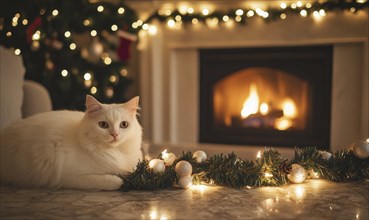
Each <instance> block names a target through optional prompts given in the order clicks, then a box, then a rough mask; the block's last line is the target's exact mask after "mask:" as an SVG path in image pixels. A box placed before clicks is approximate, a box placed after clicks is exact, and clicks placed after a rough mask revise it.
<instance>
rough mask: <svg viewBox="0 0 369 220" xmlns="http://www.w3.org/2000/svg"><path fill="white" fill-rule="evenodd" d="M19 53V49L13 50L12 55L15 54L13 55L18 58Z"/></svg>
mask: <svg viewBox="0 0 369 220" xmlns="http://www.w3.org/2000/svg"><path fill="white" fill-rule="evenodd" d="M21 52H22V51H21V50H20V49H15V50H14V54H15V55H17V56H18V55H20V54H21Z"/></svg>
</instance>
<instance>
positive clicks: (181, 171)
mask: <svg viewBox="0 0 369 220" xmlns="http://www.w3.org/2000/svg"><path fill="white" fill-rule="evenodd" d="M175 171H176V173H177V175H178V176H180V177H182V176H190V175H191V174H192V165H191V164H190V163H189V162H188V161H185V160H181V161H179V162H178V163H177V164H176V167H175Z"/></svg>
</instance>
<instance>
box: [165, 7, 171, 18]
mask: <svg viewBox="0 0 369 220" xmlns="http://www.w3.org/2000/svg"><path fill="white" fill-rule="evenodd" d="M164 14H165V15H166V16H169V15H171V14H172V11H171V10H170V9H166V10H165V11H164Z"/></svg>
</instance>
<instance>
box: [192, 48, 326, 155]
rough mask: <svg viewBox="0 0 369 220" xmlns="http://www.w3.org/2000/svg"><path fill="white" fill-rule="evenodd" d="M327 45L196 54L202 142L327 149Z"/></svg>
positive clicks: (217, 50)
mask: <svg viewBox="0 0 369 220" xmlns="http://www.w3.org/2000/svg"><path fill="white" fill-rule="evenodd" d="M332 53H333V47H332V46H331V45H323V46H308V47H304V46H299V47H271V48H268V47H261V48H230V49H200V56H199V59H200V90H199V91H200V105H199V106H200V111H199V114H200V117H199V118H200V120H199V123H200V129H199V139H200V140H199V141H200V142H202V143H222V144H241V145H263V146H264V145H265V146H286V147H295V146H308V145H312V146H318V147H322V148H327V149H328V148H329V146H330V143H329V140H330V115H331V114H330V109H331V84H332Z"/></svg>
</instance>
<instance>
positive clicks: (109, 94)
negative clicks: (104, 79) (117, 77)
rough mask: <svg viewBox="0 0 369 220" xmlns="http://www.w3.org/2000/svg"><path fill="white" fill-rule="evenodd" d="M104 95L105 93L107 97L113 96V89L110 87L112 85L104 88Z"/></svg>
mask: <svg viewBox="0 0 369 220" xmlns="http://www.w3.org/2000/svg"><path fill="white" fill-rule="evenodd" d="M105 95H106V97H108V98H111V97H113V95H114V90H113V88H112V87H108V88H107V89H106V90H105Z"/></svg>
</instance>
